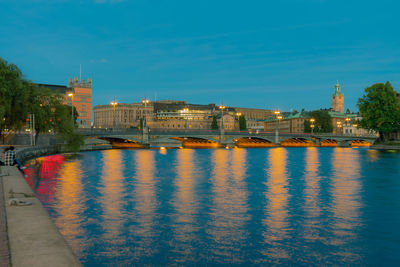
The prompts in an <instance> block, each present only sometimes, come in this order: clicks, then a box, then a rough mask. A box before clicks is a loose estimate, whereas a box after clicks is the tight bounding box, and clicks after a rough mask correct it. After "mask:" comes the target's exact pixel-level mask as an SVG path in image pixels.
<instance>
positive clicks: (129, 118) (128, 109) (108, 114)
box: [93, 102, 153, 128]
mask: <svg viewBox="0 0 400 267" xmlns="http://www.w3.org/2000/svg"><path fill="white" fill-rule="evenodd" d="M152 116H153V106H152V105H151V104H149V105H147V104H146V105H145V104H144V103H132V104H125V103H116V102H112V103H111V104H109V105H97V106H95V107H94V108H93V126H94V127H95V128H132V127H139V126H140V120H141V119H144V118H145V117H146V119H147V120H149V119H150V118H151V117H152Z"/></svg>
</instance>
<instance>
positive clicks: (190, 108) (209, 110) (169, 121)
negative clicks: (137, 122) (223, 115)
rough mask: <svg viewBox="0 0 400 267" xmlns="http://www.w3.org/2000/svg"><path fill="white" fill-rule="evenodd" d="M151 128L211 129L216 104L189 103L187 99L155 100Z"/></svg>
mask: <svg viewBox="0 0 400 267" xmlns="http://www.w3.org/2000/svg"><path fill="white" fill-rule="evenodd" d="M152 104H153V107H154V110H153V117H152V119H151V120H149V121H148V126H149V127H150V128H158V129H211V123H212V116H213V115H214V114H215V112H216V110H217V108H216V106H215V104H208V105H199V104H188V103H187V102H186V101H176V100H161V101H156V102H153V103H152Z"/></svg>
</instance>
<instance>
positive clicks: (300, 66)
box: [0, 0, 400, 110]
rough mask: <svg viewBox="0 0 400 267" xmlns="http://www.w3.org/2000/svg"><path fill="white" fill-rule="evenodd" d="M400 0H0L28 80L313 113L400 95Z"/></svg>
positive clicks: (6, 36) (3, 47)
mask: <svg viewBox="0 0 400 267" xmlns="http://www.w3.org/2000/svg"><path fill="white" fill-rule="evenodd" d="M399 10H400V3H399V1H350V0H347V1H340V0H337V1H324V0H309V1H307V0H293V1H267V0H264V1H233V0H231V1H222V0H220V1H217V0H213V1H207V0H201V1H187V0H186V1H174V0H169V1H145V0H137V1H123V0H119V1H118V0H114V1H112V0H98V1H83V0H82V1H73V0H70V1H63V0H57V1H56V0H54V1H41V0H35V1H24V0H18V1H14V0H10V1H3V0H0V57H2V58H4V59H6V60H7V61H9V62H13V63H15V64H17V65H18V66H19V67H20V68H21V70H22V71H23V73H24V74H25V76H26V78H27V79H29V80H32V81H34V82H39V83H52V84H61V85H67V83H68V78H69V77H73V76H79V64H82V78H87V77H92V79H93V86H94V87H93V104H94V105H97V104H107V103H109V102H110V101H111V100H112V99H113V98H114V97H116V99H117V100H118V101H119V102H124V103H131V102H137V101H139V100H140V98H142V97H144V96H147V97H149V98H150V99H151V100H153V99H154V98H155V97H157V99H177V100H187V101H188V102H191V103H203V104H207V103H216V104H219V103H221V102H223V103H224V104H225V105H228V106H244V107H257V108H270V109H276V108H279V109H282V110H290V109H298V110H300V109H302V108H305V109H307V110H312V109H319V108H329V107H330V101H331V100H330V97H331V94H332V93H333V91H334V85H335V83H336V80H339V82H340V83H341V85H342V92H343V94H344V96H345V107H346V108H350V109H351V110H355V109H356V102H357V99H358V98H359V97H360V96H362V94H363V90H364V88H365V87H367V86H369V85H371V84H373V83H376V82H385V81H390V82H391V83H392V85H393V86H394V88H395V89H396V90H398V91H400V22H399V16H398V14H399Z"/></svg>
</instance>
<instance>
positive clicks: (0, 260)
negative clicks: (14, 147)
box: [0, 172, 10, 266]
mask: <svg viewBox="0 0 400 267" xmlns="http://www.w3.org/2000/svg"><path fill="white" fill-rule="evenodd" d="M0 175H1V172H0ZM0 179H1V181H0V266H10V252H9V249H8V234H7V219H6V207H5V203H4V192H3V178H2V177H0Z"/></svg>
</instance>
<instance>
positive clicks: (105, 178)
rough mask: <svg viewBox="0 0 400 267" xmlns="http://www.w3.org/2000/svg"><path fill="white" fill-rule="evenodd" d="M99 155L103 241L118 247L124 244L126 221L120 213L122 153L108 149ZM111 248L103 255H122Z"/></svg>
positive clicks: (121, 203)
mask: <svg viewBox="0 0 400 267" xmlns="http://www.w3.org/2000/svg"><path fill="white" fill-rule="evenodd" d="M101 153H102V156H103V164H102V166H103V170H102V175H101V183H102V188H101V190H100V192H101V194H100V202H101V205H102V207H103V214H102V215H103V220H102V227H103V229H104V232H105V233H104V239H105V240H107V242H109V243H111V244H115V245H119V244H122V243H123V242H124V238H122V235H123V233H122V232H121V228H122V225H123V224H124V222H125V221H126V218H125V216H124V215H123V213H122V212H121V209H122V205H123V201H122V199H123V197H124V185H123V180H124V177H123V173H122V170H123V164H122V151H121V150H118V149H110V150H103V151H101ZM117 237H118V238H117ZM117 242H118V243H117ZM113 248H114V247H110V248H109V249H107V251H106V252H105V253H110V254H111V253H114V254H113V255H114V256H115V255H118V254H119V253H121V255H122V253H123V252H122V251H121V252H119V251H115V252H113V251H112V249H113Z"/></svg>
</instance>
